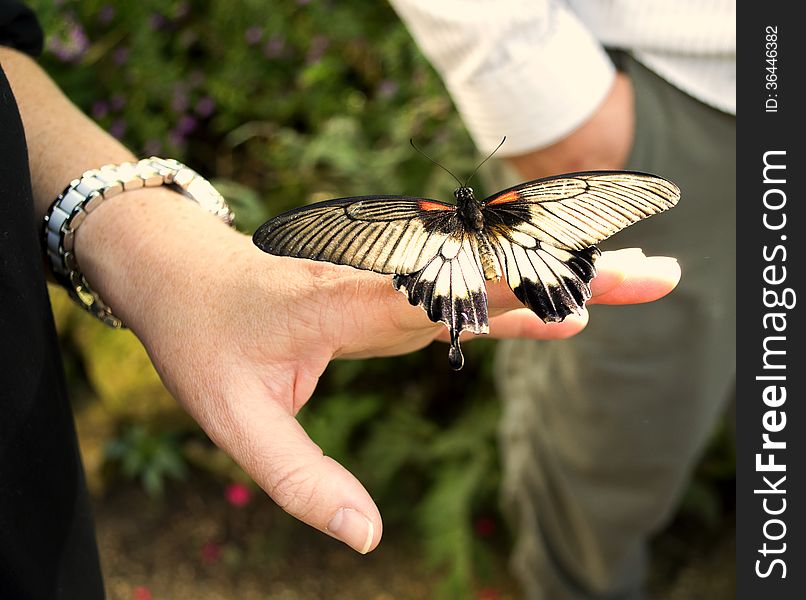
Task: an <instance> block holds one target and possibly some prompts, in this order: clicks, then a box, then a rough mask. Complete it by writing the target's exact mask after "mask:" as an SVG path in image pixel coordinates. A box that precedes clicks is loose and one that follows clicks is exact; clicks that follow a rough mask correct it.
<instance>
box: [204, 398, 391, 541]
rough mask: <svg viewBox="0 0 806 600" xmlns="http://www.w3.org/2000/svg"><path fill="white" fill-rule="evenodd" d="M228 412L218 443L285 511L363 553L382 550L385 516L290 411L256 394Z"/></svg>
mask: <svg viewBox="0 0 806 600" xmlns="http://www.w3.org/2000/svg"><path fill="white" fill-rule="evenodd" d="M227 412H228V413H229V414H228V415H227V418H226V426H225V427H224V426H222V427H217V428H216V429H218V431H219V433H218V434H217V435H215V437H214V439H215V441H216V443H218V445H219V446H221V447H222V448H223V449H224V450H225V451H226V452H227V453H228V454H230V456H232V457H233V458H234V459H235V460H236V461H237V462H238V463H239V464H240V465H241V466H242V467H243V468H244V470H246V472H247V473H249V475H250V476H251V477H252V478H253V479H254V480H255V482H257V483H258V485H260V487H261V488H263V489H264V490H265V491H266V493H268V494H269V496H271V498H272V499H273V500H274V501H275V502H276V503H277V504H278V505H279V506H280V507H281V508H283V510H285V511H286V512H288V513H289V514H290V515H292V516H294V517H296V518H297V519H299V520H301V521H303V522H305V523H307V524H308V525H311V526H312V527H315V528H316V529H319V530H320V531H323V532H325V533H327V534H328V535H330V536H332V537H334V538H336V539H338V540H340V541H342V542H344V543H345V544H347V545H348V546H350V547H351V548H353V549H354V550H356V551H357V552H360V553H361V554H366V553H367V552H369V551H370V550H372V549H374V548H375V547H376V546H377V545H378V543H379V542H380V539H381V533H382V527H383V525H382V522H381V515H380V513H379V512H378V508H377V507H376V506H375V503H374V502H373V501H372V499H371V498H370V496H369V494H368V493H367V491H366V489H364V487H363V486H362V485H361V483H359V481H358V480H357V479H356V478H355V477H354V476H353V475H352V474H351V473H350V472H349V471H347V469H345V468H344V467H343V466H342V465H340V464H339V463H338V462H336V461H335V460H333V459H332V458H330V457H327V456H324V455H323V453H322V450H321V449H320V448H319V447H318V446H317V445H316V444H314V443H313V441H312V440H311V438H310V437H308V434H307V433H305V430H303V429H302V427H301V426H300V424H299V423H298V422H297V420H296V419H295V418H294V417H292V416H291V415H290V414H288V412H287V409H285V408H284V407H283V406H282V405H281V404H280V403H279V402H275V401H272V400H269V399H266V398H259V397H258V396H257V395H255V396H250V397H242V398H238V399H237V401H235V402H231V403H230V404H229V405H228V408H227ZM211 437H213V436H211Z"/></svg>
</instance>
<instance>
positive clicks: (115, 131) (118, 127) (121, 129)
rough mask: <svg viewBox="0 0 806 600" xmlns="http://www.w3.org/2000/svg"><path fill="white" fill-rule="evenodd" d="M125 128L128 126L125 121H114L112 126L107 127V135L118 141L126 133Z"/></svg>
mask: <svg viewBox="0 0 806 600" xmlns="http://www.w3.org/2000/svg"><path fill="white" fill-rule="evenodd" d="M127 128H128V124H127V123H126V121H125V119H115V120H114V121H113V122H112V125H110V126H109V133H110V134H112V135H113V136H115V137H116V138H118V139H120V138H122V137H123V135H124V134H125V133H126V129H127Z"/></svg>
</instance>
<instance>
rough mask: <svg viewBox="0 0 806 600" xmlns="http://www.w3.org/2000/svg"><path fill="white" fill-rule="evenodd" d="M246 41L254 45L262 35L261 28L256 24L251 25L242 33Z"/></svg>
mask: <svg viewBox="0 0 806 600" xmlns="http://www.w3.org/2000/svg"><path fill="white" fill-rule="evenodd" d="M243 37H244V39H245V40H246V43H247V44H249V45H250V46H254V45H255V44H257V43H258V42H259V41H260V39H261V38H262V37H263V28H262V27H258V26H257V25H253V26H252V27H250V28H249V29H247V30H246V32H245V33H244V34H243Z"/></svg>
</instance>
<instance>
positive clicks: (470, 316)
mask: <svg viewBox="0 0 806 600" xmlns="http://www.w3.org/2000/svg"><path fill="white" fill-rule="evenodd" d="M394 284H395V288H396V289H398V290H400V291H402V292H405V293H406V295H407V296H408V298H409V302H410V303H411V304H413V305H415V306H421V307H423V309H424V310H425V312H426V313H427V314H428V318H429V319H431V320H432V321H434V322H435V323H437V322H440V321H441V322H443V323H445V325H447V326H448V329H449V330H450V334H451V349H450V351H449V352H448V360H449V362H450V364H451V367H453V368H454V369H456V370H457V371H458V370H459V369H461V368H462V365H463V364H464V357H463V356H462V350H461V348H460V346H459V335H460V334H461V333H462V331H464V330H469V331H472V332H473V333H488V332H489V331H490V328H489V320H488V315H487V290H486V287H485V284H484V274H483V271H482V267H481V263H480V261H479V258H478V251H477V249H476V238H475V236H473V235H469V234H467V233H466V232H465V231H464V229H463V228H462V227H459V228H458V229H457V231H456V232H454V233H451V234H449V235H448V236H447V237H446V238H445V241H444V242H443V244H442V246H441V247H440V249H439V252H438V253H437V254H435V255H434V256H433V257H432V258H431V259H430V260H429V261H428V262H427V263H426V264H425V266H424V267H423V268H422V269H420V270H419V271H416V272H415V273H410V274H406V275H396V276H395V280H394Z"/></svg>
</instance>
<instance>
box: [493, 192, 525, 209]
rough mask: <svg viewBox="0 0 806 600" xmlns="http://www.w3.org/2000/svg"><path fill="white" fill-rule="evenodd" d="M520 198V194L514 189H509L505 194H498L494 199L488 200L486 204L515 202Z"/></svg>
mask: <svg viewBox="0 0 806 600" xmlns="http://www.w3.org/2000/svg"><path fill="white" fill-rule="evenodd" d="M519 199H520V194H519V193H518V192H516V191H514V190H510V191H509V192H507V193H506V194H502V195H501V196H498V198H496V199H495V200H493V201H491V202H488V203H487V205H488V206H489V205H490V204H504V203H505V202H515V201H516V200H519Z"/></svg>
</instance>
